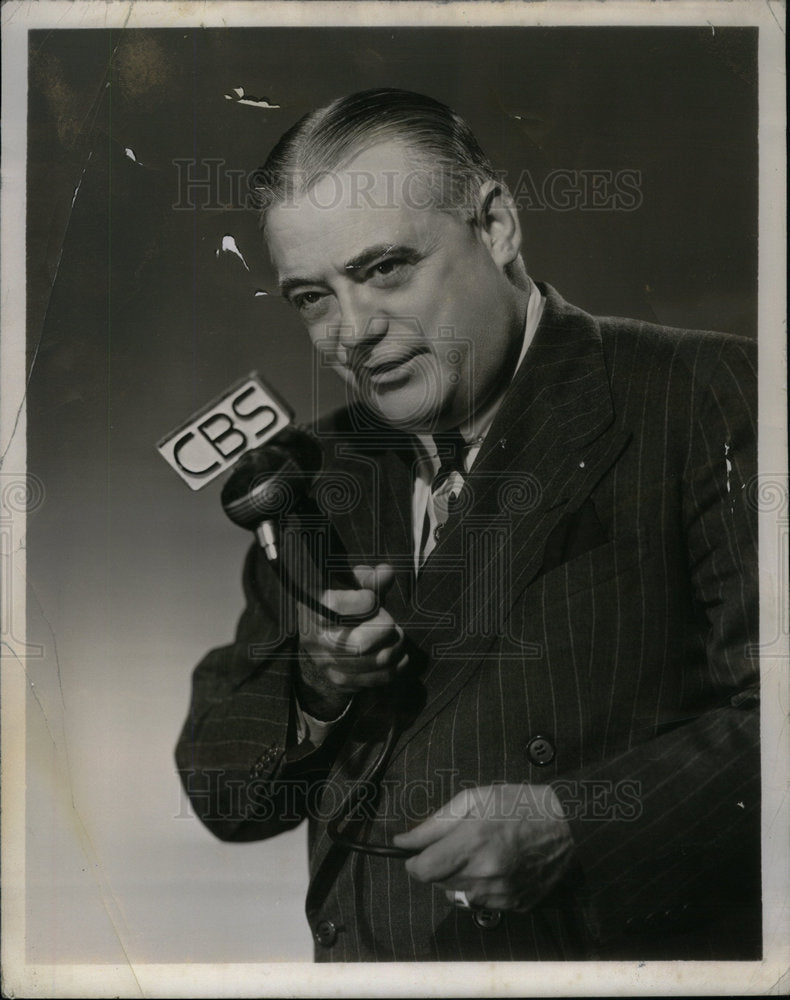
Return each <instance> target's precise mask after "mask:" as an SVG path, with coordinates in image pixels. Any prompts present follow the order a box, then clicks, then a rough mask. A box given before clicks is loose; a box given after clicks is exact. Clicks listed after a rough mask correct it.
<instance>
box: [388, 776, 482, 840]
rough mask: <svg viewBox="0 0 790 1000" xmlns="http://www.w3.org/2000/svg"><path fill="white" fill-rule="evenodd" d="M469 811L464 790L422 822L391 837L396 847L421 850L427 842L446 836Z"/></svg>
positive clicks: (467, 797) (467, 798)
mask: <svg viewBox="0 0 790 1000" xmlns="http://www.w3.org/2000/svg"><path fill="white" fill-rule="evenodd" d="M468 812H469V794H468V792H467V791H466V790H465V791H463V792H459V793H458V795H456V796H455V797H454V798H452V799H450V801H449V802H446V803H445V804H444V805H443V806H442V807H441V809H437V811H436V812H435V813H434V814H433V816H429V817H428V819H426V820H425V822H424V823H420V825H419V826H415V827H414V829H413V830H409V832H408V833H398V834H396V835H395V836H394V837H393V838H392V842H393V844H395V846H396V847H405V848H408V849H409V850H414V851H421V850H422V849H423V848H425V847H427V846H428V845H429V844H433V843H435V842H436V841H437V840H439V839H440V838H441V837H444V836H446V835H447V834H448V833H449V832H450V831H451V830H452V829H453V828H454V827H455V825H456V824H457V822H458V821H459V820H460V819H463V817H464V816H466V815H467V813H468Z"/></svg>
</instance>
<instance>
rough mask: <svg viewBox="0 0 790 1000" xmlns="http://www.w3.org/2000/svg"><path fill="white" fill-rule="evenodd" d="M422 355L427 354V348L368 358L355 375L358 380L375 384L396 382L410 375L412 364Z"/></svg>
mask: <svg viewBox="0 0 790 1000" xmlns="http://www.w3.org/2000/svg"><path fill="white" fill-rule="evenodd" d="M421 354H425V348H420V347H414V348H410V349H409V350H403V351H399V352H398V353H397V354H387V355H386V356H380V357H378V358H368V359H367V360H366V361H365V362H364V363H363V364H361V365H359V366H358V367H357V369H356V372H355V374H356V376H357V378H359V379H363V380H368V381H370V382H373V383H374V384H386V383H389V382H395V381H398V380H399V379H401V378H405V377H406V376H407V375H408V374H409V368H410V367H411V366H410V362H411V361H413V360H414V358H416V357H418V356H419V355H421Z"/></svg>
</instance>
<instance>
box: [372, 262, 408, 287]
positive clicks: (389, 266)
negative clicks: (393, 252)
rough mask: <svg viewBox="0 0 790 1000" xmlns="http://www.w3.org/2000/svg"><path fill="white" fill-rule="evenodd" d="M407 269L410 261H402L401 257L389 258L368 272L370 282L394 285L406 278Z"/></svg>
mask: <svg viewBox="0 0 790 1000" xmlns="http://www.w3.org/2000/svg"><path fill="white" fill-rule="evenodd" d="M407 267H408V261H405V260H401V259H400V258H399V257H388V258H387V259H386V260H380V261H379V262H378V264H374V265H373V267H372V268H371V269H370V271H368V280H372V281H374V282H377V283H378V284H392V283H393V282H394V281H400V280H401V279H402V278H404V277H405V275H406V271H407Z"/></svg>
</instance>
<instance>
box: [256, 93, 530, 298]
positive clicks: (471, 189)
mask: <svg viewBox="0 0 790 1000" xmlns="http://www.w3.org/2000/svg"><path fill="white" fill-rule="evenodd" d="M392 139H395V140H398V141H400V142H402V143H403V144H404V146H405V147H406V149H407V150H408V151H409V152H410V153H411V154H412V155H413V156H414V158H415V166H417V167H419V168H420V174H421V178H422V179H423V180H424V182H425V184H426V188H427V193H428V198H429V204H431V205H434V206H435V207H436V208H438V209H440V210H442V211H450V212H454V213H456V214H459V215H460V216H461V217H462V218H464V220H466V219H470V218H472V217H473V216H474V214H475V210H476V209H477V207H478V204H479V192H480V187H481V185H482V184H483V183H485V181H487V180H498V179H499V178H498V176H497V173H496V172H495V170H494V168H493V167H492V165H491V163H490V162H489V160H488V157H487V156H486V155H485V153H484V152H483V150H482V149H481V148H480V145H479V144H478V142H477V139H476V138H475V136H474V134H473V132H472V130H471V129H470V128H469V126H468V125H467V124H466V122H465V121H464V120H463V118H461V117H460V115H458V114H456V113H455V112H454V111H452V110H451V109H450V108H449V107H447V105H445V104H442V103H441V102H440V101H436V100H434V99H433V98H431V97H426V96H424V95H423V94H415V93H411V92H410V91H406V90H397V89H394V88H380V89H376V90H365V91H361V92H360V93H356V94H350V95H348V96H346V97H340V98H337V99H336V100H334V101H332V102H331V104H328V105H326V107H323V108H318V109H317V110H315V111H311V112H309V113H308V114H306V115H305V116H304V117H303V118H301V119H300V120H299V121H298V122H297V123H296V124H295V125H293V126H292V127H291V128H290V129H289V130H288V131H287V132H286V133H285V134H284V135H283V136H282V137H281V138H280V140H279V142H278V143H277V145H276V146H275V147H274V149H273V150H272V151H271V153H270V154H269V156H268V158H267V160H266V162H265V163H264V165H263V166H262V167H261V168H260V169H259V170H258V171H256V173H255V175H254V178H253V189H254V191H255V201H256V205H257V208H258V209H259V212H260V215H259V222H260V226H261V228H262V229H263V228H264V227H265V224H266V215H267V213H268V211H269V209H270V208H271V207H272V206H273V205H276V204H279V203H282V202H285V201H290V200H292V199H293V198H295V197H298V196H299V195H302V194H304V193H306V192H307V191H309V190H310V189H311V188H312V187H313V186H314V185H315V184H317V183H318V181H319V180H320V179H321V178H322V177H323V176H325V175H326V174H328V173H330V172H331V171H334V170H337V169H338V168H340V167H342V166H343V164H344V163H347V162H348V161H349V160H350V159H352V158H353V157H354V156H356V155H357V154H358V153H360V152H362V151H363V150H365V149H369V148H370V147H371V146H374V145H376V144H377V143H380V142H384V141H387V140H392ZM508 277H509V278H510V280H511V281H512V282H513V283H514V284H517V285H520V286H523V284H524V283H525V282H526V271H525V270H524V264H523V262H522V260H521V257H520V256H519V258H518V260H517V261H514V263H513V265H511V267H510V268H509V269H508Z"/></svg>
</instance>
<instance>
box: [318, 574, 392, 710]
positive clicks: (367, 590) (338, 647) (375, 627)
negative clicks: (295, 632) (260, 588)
mask: <svg viewBox="0 0 790 1000" xmlns="http://www.w3.org/2000/svg"><path fill="white" fill-rule="evenodd" d="M354 577H355V578H356V580H357V582H358V583H359V587H360V589H359V590H343V589H339V590H325V591H324V593H323V594H322V595H321V602H322V603H323V604H325V605H326V606H327V607H328V608H330V609H331V610H333V611H336V612H338V614H343V615H356V616H363V617H364V616H365V615H369V617H367V618H365V620H364V621H362V622H360V624H358V625H355V626H353V627H342V626H333V625H329V624H328V623H327V621H326V619H325V618H323V617H321V615H319V614H316V613H315V612H314V611H311V610H310V609H309V608H306V607H305V606H304V605H302V604H300V605H299V635H300V639H299V646H300V651H301V654H302V655H301V656H300V673H301V681H302V684H301V685H300V692H299V694H300V700H301V701H302V704H303V707H304V708H305V709H306V710H307V711H308V712H311V714H314V715H317V716H318V717H319V718H320V717H322V716H324V717H331V716H332V715H333V714H335V715H336V714H338V712H339V711H342V709H343V707H344V706H345V704H346V703H347V702H348V699H349V695H351V694H353V693H354V692H355V691H359V690H361V689H363V688H369V687H379V686H381V685H383V684H389V683H390V682H391V681H392V680H394V678H395V677H396V676H398V675H399V674H401V673H402V672H403V671H404V670H405V669H406V668H407V666H408V663H409V656H408V653H407V652H406V650H405V646H404V637H403V629H401V628H400V626H398V625H396V624H395V621H394V620H393V618H392V616H391V615H390V614H389V613H388V612H387V611H385V610H384V609H383V608H381V607H378V608H377V604H378V601H377V597H380V596H381V595H382V594H383V593H385V592H386V590H387V588H388V587H389V586H390V585H391V584H392V581H393V580H394V578H395V571H394V570H393V569H392V567H391V566H388V565H386V564H384V563H382V564H381V565H379V566H376V568H375V569H373V568H372V567H370V566H355V567H354ZM305 688H307V690H305Z"/></svg>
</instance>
